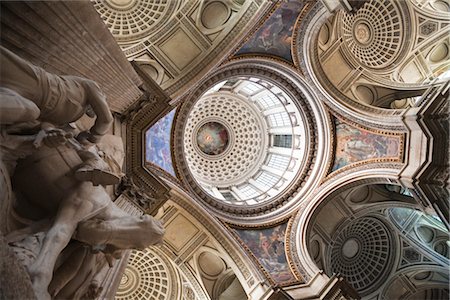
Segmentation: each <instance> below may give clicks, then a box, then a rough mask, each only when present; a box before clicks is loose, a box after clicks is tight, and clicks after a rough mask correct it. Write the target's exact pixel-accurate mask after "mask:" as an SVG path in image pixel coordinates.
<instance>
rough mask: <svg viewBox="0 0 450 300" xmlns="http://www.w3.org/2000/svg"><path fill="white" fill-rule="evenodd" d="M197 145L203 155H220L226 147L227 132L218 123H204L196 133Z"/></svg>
mask: <svg viewBox="0 0 450 300" xmlns="http://www.w3.org/2000/svg"><path fill="white" fill-rule="evenodd" d="M197 145H198V147H199V148H200V150H201V151H202V152H203V153H205V154H208V155H218V154H221V153H223V152H224V151H225V149H226V148H227V146H228V131H227V129H226V128H225V126H223V125H222V124H220V123H217V122H208V123H205V124H203V125H202V126H201V127H200V128H199V130H198V131H197Z"/></svg>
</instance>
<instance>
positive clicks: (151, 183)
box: [122, 65, 170, 214]
mask: <svg viewBox="0 0 450 300" xmlns="http://www.w3.org/2000/svg"><path fill="white" fill-rule="evenodd" d="M134 66H135V69H136V72H137V73H138V74H139V75H140V76H141V78H142V79H143V81H144V85H143V87H142V88H143V91H144V96H143V97H142V99H141V100H139V101H138V102H137V103H135V105H134V106H132V107H131V108H130V109H129V110H128V111H127V112H126V114H124V115H123V116H122V122H123V123H124V125H125V126H126V145H127V149H126V150H127V151H126V153H127V157H126V161H127V164H126V174H127V178H128V179H129V181H128V185H130V184H131V186H130V187H132V190H134V192H136V191H138V192H139V193H141V194H142V195H147V196H148V200H149V201H145V202H146V204H148V207H146V210H147V213H150V214H151V213H154V212H156V211H157V210H158V208H159V207H160V206H161V205H162V204H163V203H164V202H165V201H166V200H167V193H168V188H167V186H166V185H165V184H164V183H163V182H162V180H161V179H159V178H158V177H157V176H155V175H153V174H152V173H151V172H150V171H149V170H148V169H146V167H145V161H144V160H145V155H144V147H143V145H144V144H145V143H144V142H145V141H144V136H145V132H146V131H147V129H148V127H150V126H151V125H152V124H153V123H155V122H156V121H157V120H158V119H159V118H161V117H162V116H164V115H165V114H166V113H167V112H169V111H170V106H169V100H170V98H169V97H168V96H167V95H166V94H165V93H164V92H163V91H162V90H161V88H160V87H159V86H158V85H157V84H156V83H155V82H154V81H153V80H152V79H151V78H149V76H148V75H146V74H145V73H144V72H143V71H142V69H141V68H139V66H137V65H134ZM125 185H126V184H125ZM134 192H133V193H134ZM139 197H140V196H139ZM138 202H139V201H138Z"/></svg>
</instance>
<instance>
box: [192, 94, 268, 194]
mask: <svg viewBox="0 0 450 300" xmlns="http://www.w3.org/2000/svg"><path fill="white" fill-rule="evenodd" d="M208 122H218V123H219V124H221V125H222V126H224V130H225V131H226V132H227V134H228V137H227V143H228V144H227V147H226V149H224V151H222V152H221V153H219V154H217V155H207V154H205V153H203V151H202V150H201V148H200V146H201V145H199V144H198V142H199V141H198V132H199V129H200V128H201V127H202V126H204V124H207V123H208ZM265 123H266V122H265V121H264V119H263V116H262V115H261V114H260V113H259V112H258V111H257V110H256V108H255V107H253V106H252V105H251V104H250V102H249V101H247V100H246V99H242V98H241V97H238V96H237V95H235V94H232V93H227V92H217V93H214V94H208V95H206V96H203V97H202V98H201V99H200V100H199V101H198V102H197V103H196V104H195V105H194V107H193V108H192V110H191V112H189V118H188V119H187V123H186V125H185V128H186V130H185V133H184V151H185V155H186V159H187V164H188V165H189V168H190V170H191V172H192V173H193V176H194V177H195V178H197V179H198V180H199V181H200V182H204V183H206V184H211V185H213V186H230V185H235V184H239V183H241V182H243V181H244V180H245V178H247V177H248V175H249V174H250V173H252V172H254V170H255V169H257V168H258V167H259V166H260V165H261V164H262V160H263V159H264V157H265V153H266V152H267V144H268V141H267V138H268V136H267V134H266V132H267V125H266V124H265ZM203 143H204V142H203ZM238 158H239V161H238Z"/></svg>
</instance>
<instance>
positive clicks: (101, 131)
mask: <svg viewBox="0 0 450 300" xmlns="http://www.w3.org/2000/svg"><path fill="white" fill-rule="evenodd" d="M83 84H84V86H85V88H86V91H87V95H86V96H87V99H86V100H87V104H89V105H90V106H91V107H92V110H93V111H94V113H95V115H96V116H97V118H96V119H95V123H94V125H93V126H92V127H91V130H90V133H91V136H90V137H89V138H88V139H89V140H90V142H93V143H95V142H98V141H99V140H100V139H101V137H102V136H103V135H105V134H106V133H107V132H108V130H109V128H110V127H111V124H112V122H113V116H112V114H111V111H110V110H109V106H108V103H107V102H106V96H105V94H103V92H102V91H101V89H100V87H99V86H98V85H97V84H96V83H95V82H94V81H91V80H85V81H84V82H83Z"/></svg>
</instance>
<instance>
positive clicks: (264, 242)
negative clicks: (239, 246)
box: [235, 223, 297, 285]
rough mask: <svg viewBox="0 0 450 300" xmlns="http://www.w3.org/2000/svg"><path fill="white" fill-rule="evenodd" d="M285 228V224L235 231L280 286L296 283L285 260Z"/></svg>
mask: <svg viewBox="0 0 450 300" xmlns="http://www.w3.org/2000/svg"><path fill="white" fill-rule="evenodd" d="M286 227H287V223H284V224H280V225H278V226H275V227H272V228H266V229H254V230H250V229H235V231H236V233H237V234H238V236H239V238H240V239H241V241H242V242H243V243H244V244H245V245H246V246H247V247H248V249H249V250H250V251H251V252H252V253H253V255H254V256H255V257H256V259H257V260H258V262H259V263H260V264H261V265H262V267H263V268H264V269H265V270H266V271H267V273H268V274H269V275H270V277H271V278H272V280H273V281H274V282H275V283H277V284H280V285H282V284H283V283H289V282H293V281H297V280H296V278H295V277H294V275H293V274H292V271H291V269H290V268H289V264H288V262H287V259H286V251H285V242H284V241H285V236H286Z"/></svg>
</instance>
